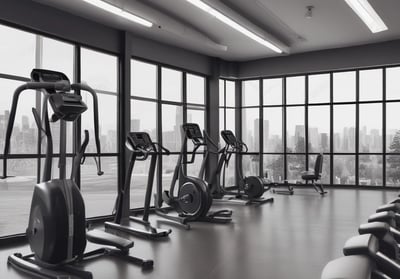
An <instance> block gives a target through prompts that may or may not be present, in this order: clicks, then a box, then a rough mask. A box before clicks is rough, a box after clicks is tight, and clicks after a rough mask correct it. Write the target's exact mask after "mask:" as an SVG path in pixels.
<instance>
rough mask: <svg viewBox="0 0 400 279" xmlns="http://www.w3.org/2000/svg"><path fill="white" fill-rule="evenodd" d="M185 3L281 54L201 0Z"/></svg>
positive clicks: (273, 46) (276, 48)
mask: <svg viewBox="0 0 400 279" xmlns="http://www.w3.org/2000/svg"><path fill="white" fill-rule="evenodd" d="M186 1H188V2H189V3H191V4H193V5H194V6H196V7H198V8H200V9H202V10H203V11H205V12H207V13H209V14H210V15H212V16H214V17H216V18H217V19H218V20H220V21H222V22H223V23H225V24H227V25H229V26H230V27H232V28H233V29H235V30H237V31H239V32H240V33H242V34H244V35H246V36H247V37H249V38H250V39H252V40H254V41H256V42H258V43H259V44H262V45H264V46H266V47H268V48H269V49H271V50H273V51H275V52H277V53H282V52H283V51H282V50H281V49H280V48H278V47H277V46H275V45H274V44H272V43H271V42H269V41H267V40H266V39H264V38H262V37H260V36H258V35H256V34H255V33H253V32H251V31H250V30H248V29H246V28H245V27H243V26H242V25H240V24H238V23H237V22H235V21H233V20H232V19H230V18H229V17H227V16H226V15H224V14H222V13H220V12H219V11H217V10H216V9H214V8H212V7H210V6H209V5H207V4H206V3H204V2H202V1H201V0H186Z"/></svg>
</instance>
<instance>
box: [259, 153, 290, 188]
mask: <svg viewBox="0 0 400 279" xmlns="http://www.w3.org/2000/svg"><path fill="white" fill-rule="evenodd" d="M263 163H264V169H263V175H265V176H266V177H268V178H269V179H271V180H272V181H274V182H279V181H283V180H284V177H285V175H284V169H285V168H284V155H283V154H279V155H270V154H268V155H264V160H263Z"/></svg>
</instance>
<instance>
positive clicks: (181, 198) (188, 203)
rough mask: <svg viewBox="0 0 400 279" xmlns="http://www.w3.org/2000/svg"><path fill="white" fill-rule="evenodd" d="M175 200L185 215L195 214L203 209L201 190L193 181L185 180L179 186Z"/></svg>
mask: <svg viewBox="0 0 400 279" xmlns="http://www.w3.org/2000/svg"><path fill="white" fill-rule="evenodd" d="M177 201H178V205H179V207H180V209H181V211H182V212H183V214H185V215H187V216H196V215H198V214H199V213H201V211H203V210H202V206H203V197H202V192H201V189H200V188H199V187H198V186H197V185H196V184H195V183H192V182H186V183H184V184H183V185H182V186H181V187H179V192H178V197H177Z"/></svg>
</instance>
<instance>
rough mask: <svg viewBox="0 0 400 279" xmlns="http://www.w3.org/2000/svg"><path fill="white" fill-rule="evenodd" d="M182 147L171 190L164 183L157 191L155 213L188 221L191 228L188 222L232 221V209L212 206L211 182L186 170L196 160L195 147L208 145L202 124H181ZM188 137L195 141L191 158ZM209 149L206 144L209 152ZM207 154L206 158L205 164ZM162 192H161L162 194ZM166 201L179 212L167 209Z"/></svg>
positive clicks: (183, 223)
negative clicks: (164, 187) (187, 150)
mask: <svg viewBox="0 0 400 279" xmlns="http://www.w3.org/2000/svg"><path fill="white" fill-rule="evenodd" d="M181 133H182V147H181V152H180V154H179V158H178V161H177V164H176V167H175V171H174V175H173V177H172V181H171V186H170V189H169V191H164V192H162V185H160V184H158V191H157V195H156V199H155V200H156V213H157V214H158V215H159V216H161V217H164V218H166V219H169V220H171V221H174V222H177V223H179V224H182V225H185V226H186V228H187V229H189V228H190V227H189V225H188V223H189V222H211V223H229V222H231V221H232V218H231V216H232V211H231V210H227V209H223V210H218V211H215V212H211V211H209V210H210V207H211V205H212V202H213V199H212V196H211V192H210V189H209V186H208V183H207V182H206V181H205V180H203V179H202V178H199V177H194V176H188V175H186V172H185V165H187V164H192V163H193V162H194V160H195V155H196V151H197V150H198V149H199V148H200V147H201V146H206V141H205V140H204V137H203V134H202V133H201V130H200V127H199V125H197V124H195V123H186V124H183V125H182V126H181ZM188 140H191V141H192V142H193V145H194V147H193V150H192V156H191V159H190V160H189V161H186V160H185V159H184V157H185V156H184V154H185V150H186V146H187V143H188ZM207 152H208V150H207V146H206V153H207ZM205 160H206V157H204V158H203V164H204V163H205ZM177 183H178V193H177V195H176V194H175V187H176V184H177ZM160 193H162V196H161V195H160ZM163 202H165V203H166V204H167V205H169V206H170V207H171V208H172V209H174V210H175V211H176V212H178V214H179V215H178V216H172V215H170V214H168V209H166V208H162V203H163Z"/></svg>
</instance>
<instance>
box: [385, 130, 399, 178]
mask: <svg viewBox="0 0 400 279" xmlns="http://www.w3.org/2000/svg"><path fill="white" fill-rule="evenodd" d="M389 149H390V152H393V153H400V130H398V131H397V132H396V134H395V136H394V137H393V140H392V142H391V144H390V147H389ZM387 162H388V168H387V174H388V178H389V179H391V180H393V182H395V181H398V180H399V179H400V156H396V155H393V156H388V157H387Z"/></svg>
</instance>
